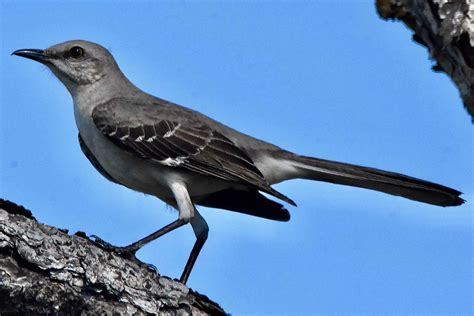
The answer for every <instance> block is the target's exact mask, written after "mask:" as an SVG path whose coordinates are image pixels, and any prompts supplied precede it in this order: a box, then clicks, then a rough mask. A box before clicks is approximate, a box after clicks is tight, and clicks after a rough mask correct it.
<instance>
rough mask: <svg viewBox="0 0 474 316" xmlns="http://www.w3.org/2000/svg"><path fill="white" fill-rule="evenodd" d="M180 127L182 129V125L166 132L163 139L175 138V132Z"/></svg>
mask: <svg viewBox="0 0 474 316" xmlns="http://www.w3.org/2000/svg"><path fill="white" fill-rule="evenodd" d="M180 127H181V124H178V125H176V126H175V127H174V128H173V129H172V130H171V131H168V132H166V133H165V135H163V137H164V138H168V137H171V136H173V134H174V132H176V130H177V129H178V128H180Z"/></svg>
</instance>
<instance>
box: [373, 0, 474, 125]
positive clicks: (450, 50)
mask: <svg viewBox="0 0 474 316" xmlns="http://www.w3.org/2000/svg"><path fill="white" fill-rule="evenodd" d="M471 2H472V1H471V0H455V1H441V0H376V5H377V11H378V13H379V15H380V16H381V17H382V18H384V19H395V20H401V21H403V22H404V23H405V24H406V25H407V26H408V27H409V28H410V29H412V30H413V31H414V32H415V34H414V35H413V39H414V40H415V41H416V42H417V43H419V44H421V45H423V46H426V47H427V48H428V50H429V52H430V55H431V58H432V59H434V60H435V61H436V64H435V65H434V66H433V70H434V71H444V72H445V73H447V74H448V75H449V77H451V79H452V80H453V81H454V83H455V84H456V86H457V87H458V89H459V92H460V93H461V97H462V99H463V102H464V106H465V108H466V110H467V111H468V113H469V114H470V115H471V117H472V118H473V120H474V4H473V3H471Z"/></svg>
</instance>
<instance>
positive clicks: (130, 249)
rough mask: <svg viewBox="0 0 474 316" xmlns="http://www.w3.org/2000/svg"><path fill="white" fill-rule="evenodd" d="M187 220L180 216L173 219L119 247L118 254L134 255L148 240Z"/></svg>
mask: <svg viewBox="0 0 474 316" xmlns="http://www.w3.org/2000/svg"><path fill="white" fill-rule="evenodd" d="M187 223H188V221H186V220H184V219H182V218H179V219H177V220H175V221H174V222H172V223H171V224H168V225H166V226H165V227H163V228H161V229H159V230H157V231H156V232H154V233H152V234H150V235H148V236H146V237H145V238H142V239H140V240H139V241H136V242H134V243H133V244H130V245H128V246H125V247H120V248H119V251H118V252H119V253H120V254H125V255H127V254H129V255H133V256H134V255H135V253H136V252H137V251H138V250H140V248H142V247H143V246H145V245H146V244H148V243H149V242H151V241H153V240H155V239H157V238H159V237H161V236H163V235H164V234H167V233H169V232H170V231H172V230H175V229H176V228H179V227H181V226H183V225H185V224H187Z"/></svg>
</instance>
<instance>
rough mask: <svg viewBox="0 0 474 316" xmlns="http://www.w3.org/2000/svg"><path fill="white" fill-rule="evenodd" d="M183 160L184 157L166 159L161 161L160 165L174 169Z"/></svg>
mask: <svg viewBox="0 0 474 316" xmlns="http://www.w3.org/2000/svg"><path fill="white" fill-rule="evenodd" d="M184 159H185V157H177V158H166V159H165V160H161V161H160V163H161V164H163V165H165V166H170V167H176V166H179V165H180V164H182V163H183V162H184Z"/></svg>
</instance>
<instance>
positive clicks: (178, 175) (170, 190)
mask: <svg viewBox="0 0 474 316" xmlns="http://www.w3.org/2000/svg"><path fill="white" fill-rule="evenodd" d="M13 54H14V55H17V56H21V57H26V58H29V59H33V60H35V61H38V62H40V63H42V64H44V65H46V66H47V67H48V68H49V69H51V71H52V72H53V73H54V74H55V75H56V76H57V77H58V78H59V80H60V81H61V82H62V83H63V84H64V85H65V86H66V88H67V89H68V90H69V92H70V93H71V95H72V99H73V103H74V115H75V119H76V124H77V127H78V129H79V143H80V146H81V149H82V151H83V152H84V154H85V155H86V157H87V158H88V159H89V160H90V162H91V163H92V165H93V166H94V167H95V168H96V169H97V170H98V171H99V172H100V173H101V174H102V175H103V176H104V177H106V178H107V179H109V180H110V181H112V182H115V183H118V184H121V185H124V186H126V187H128V188H130V189H132V190H136V191H140V192H143V193H145V194H150V195H154V196H156V197H158V198H159V199H161V200H163V201H164V202H166V203H167V204H169V205H171V206H173V207H174V208H175V209H176V210H178V212H179V217H178V219H177V220H176V221H174V222H172V223H171V224H169V225H167V226H165V227H163V228H162V229H160V230H158V231H156V232H155V233H153V234H151V235H149V236H147V237H145V238H143V239H141V240H139V241H137V242H135V243H133V244H131V245H129V246H126V247H113V248H112V249H113V250H114V251H116V252H118V253H120V254H121V255H124V256H132V257H133V256H134V254H135V252H136V251H137V250H139V249H140V248H141V247H143V245H145V244H147V243H148V242H150V241H152V240H155V239H156V238H158V237H160V236H162V235H164V234H166V233H168V232H170V231H172V230H174V229H176V228H178V227H180V226H183V225H185V224H187V223H190V224H191V226H192V228H193V230H194V233H195V235H196V242H195V244H194V247H193V249H192V251H191V253H190V256H189V259H188V261H187V263H186V266H185V268H184V271H183V274H182V275H181V278H180V281H181V282H182V283H186V281H187V280H188V277H189V274H190V273H191V269H192V267H193V265H194V263H195V261H196V258H197V256H198V254H199V252H200V250H201V248H202V246H203V245H204V243H205V241H206V239H207V235H208V231H209V228H208V226H207V223H206V221H205V220H204V218H203V217H202V216H201V215H200V214H199V212H198V211H197V209H196V207H195V205H203V206H208V207H214V208H220V209H227V210H231V211H235V212H240V213H244V214H249V215H254V216H258V217H263V218H267V219H272V220H278V221H288V220H289V219H290V214H289V212H288V210H287V209H286V208H285V207H284V206H283V205H282V204H280V203H277V202H275V201H273V200H271V199H269V198H267V197H266V196H264V195H262V194H261V193H260V192H264V193H267V194H269V195H271V196H273V197H276V198H278V199H280V200H282V201H285V202H286V203H288V204H291V205H294V206H296V204H295V203H294V202H293V201H292V200H291V199H290V198H288V197H286V196H285V195H283V194H282V193H280V192H278V191H276V190H275V189H273V188H272V187H271V185H272V184H275V183H278V182H281V181H285V180H290V179H297V178H300V179H311V180H317V181H325V182H331V183H337V184H344V185H350V186H354V187H361V188H366V189H371V190H376V191H380V192H385V193H388V194H392V195H398V196H402V197H405V198H408V199H411V200H415V201H420V202H424V203H428V204H434V205H440V206H455V205H460V204H462V203H463V202H464V200H463V199H461V198H460V197H459V195H460V194H461V193H460V192H459V191H456V190H454V189H451V188H448V187H445V186H442V185H439V184H435V183H432V182H428V181H424V180H420V179H416V178H412V177H408V176H405V175H402V174H398V173H393V172H387V171H382V170H378V169H373V168H367V167H361V166H356V165H351V164H346V163H340V162H334V161H329V160H322V159H318V158H312V157H306V156H301V155H298V154H295V153H292V152H289V151H286V150H284V149H281V148H279V147H277V146H275V145H272V144H269V143H266V142H264V141H261V140H258V139H255V138H253V137H251V136H248V135H245V134H242V133H240V132H238V131H236V130H234V129H232V128H230V127H227V126H225V125H223V124H221V123H219V122H217V121H214V120H213V119H211V118H209V117H207V116H205V115H203V114H201V113H198V112H195V111H193V110H190V109H187V108H185V107H182V106H179V105H177V104H174V103H171V102H168V101H165V100H163V99H159V98H157V97H154V96H152V95H150V94H148V93H145V92H143V91H141V90H140V89H139V88H137V87H136V86H134V85H133V84H132V83H131V82H130V81H129V80H128V79H127V77H125V75H124V74H123V73H122V71H121V70H120V68H119V67H118V65H117V63H116V62H115V60H114V58H113V57H112V55H111V54H110V52H109V51H108V50H107V49H105V48H104V47H102V46H100V45H98V44H94V43H91V42H87V41H80V40H75V41H68V42H65V43H61V44H57V45H54V46H51V47H49V48H47V49H45V50H39V49H21V50H17V51H15V52H13Z"/></svg>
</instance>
